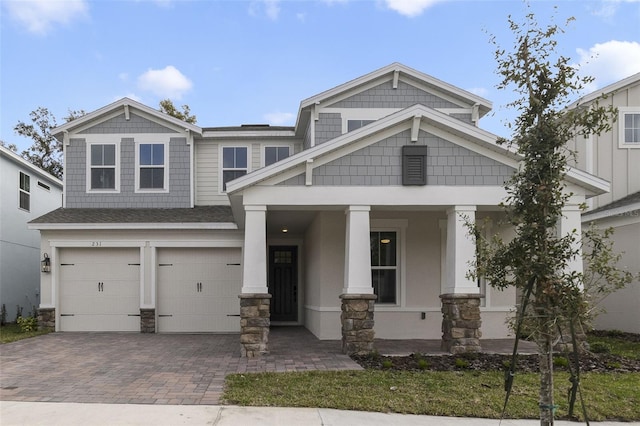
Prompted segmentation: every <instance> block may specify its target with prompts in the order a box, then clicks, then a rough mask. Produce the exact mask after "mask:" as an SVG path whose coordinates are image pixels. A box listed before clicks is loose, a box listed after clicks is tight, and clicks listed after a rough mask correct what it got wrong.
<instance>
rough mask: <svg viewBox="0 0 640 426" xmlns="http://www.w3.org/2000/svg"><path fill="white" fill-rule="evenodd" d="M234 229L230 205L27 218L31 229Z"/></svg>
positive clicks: (62, 211)
mask: <svg viewBox="0 0 640 426" xmlns="http://www.w3.org/2000/svg"><path fill="white" fill-rule="evenodd" d="M159 225H162V228H163V229H166V228H176V229H194V228H196V229H201V228H206V229H236V228H237V226H236V224H235V221H234V219H233V214H232V213H231V208H230V207H229V206H198V207H194V208H166V209H161V208H113V209H111V208H105V209H102V208H63V207H61V208H59V209H56V210H53V211H51V212H49V213H47V214H45V215H42V216H40V217H38V218H36V219H33V220H32V221H30V222H29V228H30V229H56V228H60V227H61V228H63V229H74V228H75V229H85V228H91V229H101V228H104V229H131V228H134V229H152V228H158V227H159Z"/></svg>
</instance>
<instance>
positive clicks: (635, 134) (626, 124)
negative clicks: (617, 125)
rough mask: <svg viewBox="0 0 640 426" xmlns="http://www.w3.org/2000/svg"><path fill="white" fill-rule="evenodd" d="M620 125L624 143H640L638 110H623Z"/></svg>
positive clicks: (639, 114)
mask: <svg viewBox="0 0 640 426" xmlns="http://www.w3.org/2000/svg"><path fill="white" fill-rule="evenodd" d="M622 126H623V134H622V137H623V142H624V143H625V144H638V145H640V111H638V112H623V113H622Z"/></svg>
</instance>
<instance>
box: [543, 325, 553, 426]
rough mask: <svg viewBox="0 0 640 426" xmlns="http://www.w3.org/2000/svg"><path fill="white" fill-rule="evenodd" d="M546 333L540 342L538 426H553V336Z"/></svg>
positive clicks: (547, 331)
mask: <svg viewBox="0 0 640 426" xmlns="http://www.w3.org/2000/svg"><path fill="white" fill-rule="evenodd" d="M544 327H545V328H546V330H545V331H546V332H545V333H543V341H542V342H540V343H541V345H539V346H540V349H542V350H541V351H540V426H553V412H554V403H553V334H552V333H551V330H549V329H548V327H549V326H548V325H547V324H545V325H544Z"/></svg>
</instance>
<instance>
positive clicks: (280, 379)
mask: <svg viewBox="0 0 640 426" xmlns="http://www.w3.org/2000/svg"><path fill="white" fill-rule="evenodd" d="M503 377H504V376H503V373H502V372H469V371H466V372H463V371H454V372H435V371H428V372H419V373H416V372H405V371H395V372H394V371H376V370H366V371H309V372H299V373H248V374H233V375H230V376H227V380H226V388H225V392H224V395H223V398H222V400H223V402H224V403H226V404H236V405H245V406H281V407H319V408H334V409H340V410H358V411H374V412H385V413H386V412H393V413H404V414H421V415H434V416H456V417H483V418H499V417H500V413H501V410H502V405H503V403H504V384H503ZM555 380H556V381H555V384H556V403H557V404H558V405H559V407H558V411H557V414H556V415H557V417H558V418H562V417H566V415H567V410H568V405H567V401H566V400H567V398H566V395H567V389H568V387H569V386H570V383H569V375H568V374H566V373H557V374H556V375H555ZM581 384H582V391H583V395H584V398H585V401H586V404H587V409H588V411H587V413H588V415H589V416H590V420H596V421H597V420H600V421H602V420H621V421H637V420H640V393H639V392H638V389H640V373H626V374H600V373H589V374H584V375H583V377H582V382H581ZM538 386H539V378H538V375H537V374H521V375H517V376H516V380H515V383H514V387H513V390H512V394H511V398H510V401H509V407H508V410H507V417H509V418H530V419H536V418H538V416H539V413H538ZM451 395H456V397H455V398H452V397H451Z"/></svg>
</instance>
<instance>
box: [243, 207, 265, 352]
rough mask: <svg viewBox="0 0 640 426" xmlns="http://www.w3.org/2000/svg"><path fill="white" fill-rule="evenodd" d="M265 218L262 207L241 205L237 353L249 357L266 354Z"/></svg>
mask: <svg viewBox="0 0 640 426" xmlns="http://www.w3.org/2000/svg"><path fill="white" fill-rule="evenodd" d="M266 218H267V207H266V206H245V230H244V249H243V252H242V257H243V259H242V268H243V276H242V290H241V291H242V292H241V294H240V296H239V297H240V353H241V356H243V357H250V358H251V357H255V356H259V355H263V354H268V353H269V346H268V342H269V325H270V317H269V303H270V300H269V299H270V298H271V295H270V294H269V290H268V288H267V222H266Z"/></svg>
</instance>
